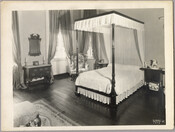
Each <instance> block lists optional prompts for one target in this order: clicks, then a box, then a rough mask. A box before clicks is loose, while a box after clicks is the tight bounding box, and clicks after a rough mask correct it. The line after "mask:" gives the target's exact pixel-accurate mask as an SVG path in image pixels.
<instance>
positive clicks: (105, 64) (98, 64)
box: [96, 62, 108, 69]
mask: <svg viewBox="0 0 175 132" xmlns="http://www.w3.org/2000/svg"><path fill="white" fill-rule="evenodd" d="M107 66H108V63H101V62H97V64H96V69H99V68H103V67H107Z"/></svg>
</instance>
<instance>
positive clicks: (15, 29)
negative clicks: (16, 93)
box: [12, 11, 24, 89]
mask: <svg viewBox="0 0 175 132" xmlns="http://www.w3.org/2000/svg"><path fill="white" fill-rule="evenodd" d="M12 33H13V60H14V66H13V89H20V88H24V87H23V86H24V85H22V84H23V70H22V64H21V45H20V37H19V22H18V13H17V11H13V12H12Z"/></svg>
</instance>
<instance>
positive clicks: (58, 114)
mask: <svg viewBox="0 0 175 132" xmlns="http://www.w3.org/2000/svg"><path fill="white" fill-rule="evenodd" d="M34 105H35V107H36V109H37V112H38V113H39V115H40V118H41V122H42V124H41V125H42V126H80V124H78V123H77V122H75V121H73V120H72V119H70V118H68V117H67V116H66V115H64V112H63V111H61V110H57V109H55V108H54V107H52V106H51V105H49V104H48V103H47V101H46V100H44V99H41V100H38V101H35V102H34Z"/></svg>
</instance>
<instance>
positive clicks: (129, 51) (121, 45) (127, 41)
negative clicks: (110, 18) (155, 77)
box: [115, 26, 142, 65]
mask: <svg viewBox="0 0 175 132" xmlns="http://www.w3.org/2000/svg"><path fill="white" fill-rule="evenodd" d="M136 36H137V34H136V32H135V31H134V30H133V29H129V28H125V27H118V26H116V28H115V42H116V43H115V55H116V57H115V59H116V60H115V62H116V63H119V64H125V65H142V61H141V59H140V57H139V53H140V52H142V51H140V50H139V49H140V48H139V47H138V43H137V42H138V40H137V39H136V38H137V37H136Z"/></svg>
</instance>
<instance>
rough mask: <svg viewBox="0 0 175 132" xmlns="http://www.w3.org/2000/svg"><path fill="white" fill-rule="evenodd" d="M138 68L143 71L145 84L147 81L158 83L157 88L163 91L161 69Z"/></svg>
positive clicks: (163, 72) (162, 71)
mask: <svg viewBox="0 0 175 132" xmlns="http://www.w3.org/2000/svg"><path fill="white" fill-rule="evenodd" d="M140 70H142V71H144V78H145V84H146V85H148V84H149V83H156V84H158V85H159V90H161V91H163V88H164V84H163V75H164V74H165V71H164V70H163V69H161V68H159V69H151V68H140Z"/></svg>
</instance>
